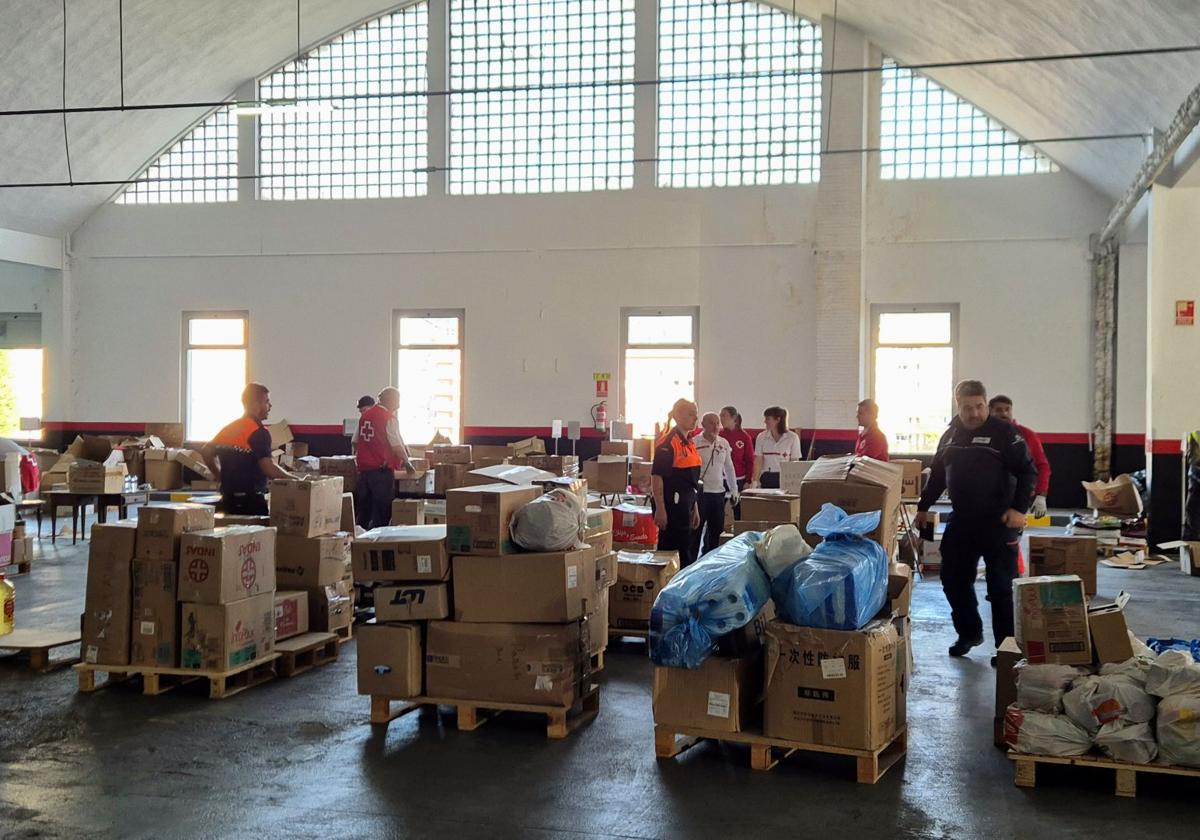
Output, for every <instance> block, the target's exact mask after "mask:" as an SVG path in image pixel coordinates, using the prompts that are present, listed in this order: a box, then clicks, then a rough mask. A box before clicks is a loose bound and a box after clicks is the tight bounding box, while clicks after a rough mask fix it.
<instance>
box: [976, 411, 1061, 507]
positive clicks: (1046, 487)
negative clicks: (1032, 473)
mask: <svg viewBox="0 0 1200 840" xmlns="http://www.w3.org/2000/svg"><path fill="white" fill-rule="evenodd" d="M988 411H990V412H991V414H992V416H993V417H995V418H996V419H997V420H1003V421H1004V422H1005V423H1012V424H1013V425H1014V426H1015V427H1016V429H1017V431H1018V432H1020V433H1021V437H1023V438H1025V446H1026V447H1028V449H1029V457H1031V458H1032V459H1033V465H1034V466H1035V467H1037V484H1036V485H1034V488H1033V506H1032V507H1030V508H1029V515H1030V516H1032V517H1033V518H1034V519H1041V518H1042V517H1043V516H1045V515H1046V494H1047V493H1049V492H1050V459H1049V458H1047V457H1046V450H1045V449H1043V448H1042V439H1041V438H1039V437H1038V436H1037V432H1035V431H1034V430H1033V429H1031V428H1029V427H1028V426H1022V425H1021V424H1020V423H1018V422H1017V421H1016V420H1014V419H1013V401H1012V399H1011V398H1009V397H1006V396H1004V395H1003V394H997V395H996V396H994V397H992V398H991V400H989V401H988Z"/></svg>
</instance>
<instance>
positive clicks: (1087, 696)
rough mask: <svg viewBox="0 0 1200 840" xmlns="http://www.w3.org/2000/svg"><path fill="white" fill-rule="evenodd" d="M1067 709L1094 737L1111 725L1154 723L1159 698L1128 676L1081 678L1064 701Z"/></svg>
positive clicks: (1073, 718)
mask: <svg viewBox="0 0 1200 840" xmlns="http://www.w3.org/2000/svg"><path fill="white" fill-rule="evenodd" d="M1062 704H1063V710H1064V711H1065V712H1066V713H1067V716H1068V717H1069V718H1071V720H1073V721H1075V722H1076V723H1077V724H1079V725H1080V726H1081V727H1082V728H1084V729H1085V730H1087V731H1088V732H1089V733H1090V734H1091V735H1095V734H1096V733H1097V732H1099V731H1100V727H1102V726H1105V725H1107V724H1114V725H1116V726H1128V725H1131V724H1139V723H1149V722H1150V721H1152V720H1154V710H1155V707H1156V705H1157V704H1156V703H1155V699H1154V698H1153V697H1151V696H1150V695H1149V694H1147V693H1146V691H1145V689H1144V688H1142V686H1140V685H1138V684H1137V682H1136V681H1135V680H1134V679H1133V678H1131V677H1129V676H1125V675H1121V674H1116V675H1113V676H1107V677H1105V676H1100V677H1091V676H1088V677H1080V678H1079V679H1077V680H1075V682H1074V683H1073V684H1072V686H1071V690H1070V691H1068V692H1067V693H1066V694H1065V695H1063V698H1062Z"/></svg>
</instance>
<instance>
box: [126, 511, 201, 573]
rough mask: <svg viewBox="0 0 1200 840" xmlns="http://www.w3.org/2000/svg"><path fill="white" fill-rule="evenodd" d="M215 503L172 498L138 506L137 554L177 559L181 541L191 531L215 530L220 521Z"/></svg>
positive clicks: (156, 558) (148, 557)
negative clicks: (216, 518)
mask: <svg viewBox="0 0 1200 840" xmlns="http://www.w3.org/2000/svg"><path fill="white" fill-rule="evenodd" d="M215 514H216V512H215V511H214V510H213V508H212V506H211V505H197V504H192V503H191V502H171V503H170V504H164V505H146V506H144V507H140V508H138V522H137V556H138V557H139V558H141V559H142V560H176V559H178V557H179V541H180V540H181V539H182V537H183V535H184V534H186V533H189V532H191V531H207V530H211V529H212V527H213V525H214V524H216V520H215Z"/></svg>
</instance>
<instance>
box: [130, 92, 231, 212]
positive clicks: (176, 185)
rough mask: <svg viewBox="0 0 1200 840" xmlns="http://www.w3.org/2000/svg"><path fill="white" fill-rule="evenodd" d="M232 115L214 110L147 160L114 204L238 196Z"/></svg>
mask: <svg viewBox="0 0 1200 840" xmlns="http://www.w3.org/2000/svg"><path fill="white" fill-rule="evenodd" d="M237 193H238V189H237V117H236V116H235V113H234V110H233V106H231V105H230V106H225V107H223V108H218V109H217V110H215V111H213V112H212V113H211V114H209V115H208V116H207V117H205V118H204V119H203V120H201V121H200V122H199V123H197V124H196V126H195V127H194V128H192V129H191V130H190V131H188V133H187V134H185V135H184V136H183V137H181V138H180V139H179V140H177V141H176V142H175V143H174V144H172V146H171V147H170V148H169V149H167V150H166V151H165V152H163V153H162V154H161V155H160V156H159V157H158V158H157V159H155V160H154V162H153V163H151V164H149V165H148V166H147V167H146V168H145V169H144V170H143V171H142V173H141V175H139V176H138V177H137V180H135V181H134V182H133V183H132V184H130V185H129V186H128V187H126V188H125V190H124V192H122V193H121V194H119V195H118V196H117V197H116V199H115V201H116V203H117V204H186V203H201V202H209V201H237Z"/></svg>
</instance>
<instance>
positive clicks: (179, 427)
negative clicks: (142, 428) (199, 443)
mask: <svg viewBox="0 0 1200 840" xmlns="http://www.w3.org/2000/svg"><path fill="white" fill-rule="evenodd" d="M146 436H147V437H156V438H158V439H159V440H161V441H162V444H163V446H174V447H180V446H183V424H182V423H147V424H146Z"/></svg>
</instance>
